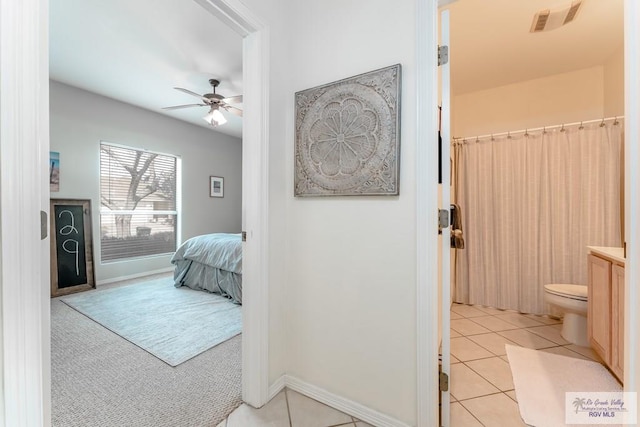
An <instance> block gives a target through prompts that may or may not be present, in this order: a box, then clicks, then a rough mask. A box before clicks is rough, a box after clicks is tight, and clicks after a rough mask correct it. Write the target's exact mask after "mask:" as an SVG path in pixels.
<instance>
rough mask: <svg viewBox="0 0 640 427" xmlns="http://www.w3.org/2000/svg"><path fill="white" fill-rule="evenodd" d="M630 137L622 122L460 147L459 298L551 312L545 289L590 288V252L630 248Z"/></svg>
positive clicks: (457, 180)
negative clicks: (625, 232)
mask: <svg viewBox="0 0 640 427" xmlns="http://www.w3.org/2000/svg"><path fill="white" fill-rule="evenodd" d="M622 132H623V125H622V122H621V121H620V120H616V121H615V122H614V121H607V122H604V121H603V122H602V123H592V124H585V125H576V126H571V127H566V128H565V127H562V128H554V129H545V130H540V131H536V132H525V133H518V134H514V135H505V136H500V137H488V138H480V139H477V140H476V139H475V138H473V139H469V140H466V141H464V142H456V143H454V150H453V151H454V162H455V170H456V175H455V181H454V185H455V191H454V192H455V194H456V201H457V203H458V204H459V205H460V207H461V211H462V215H463V217H462V219H463V224H464V230H465V231H464V232H465V236H464V238H465V244H466V248H465V249H464V250H459V251H456V252H457V260H456V268H455V271H456V283H455V293H454V295H455V296H456V298H455V301H456V302H461V303H467V304H481V305H485V306H489V307H495V308H500V309H511V310H517V311H519V312H522V313H536V314H542V313H546V312H548V306H547V305H546V304H545V303H544V299H543V297H544V285H545V284H549V283H574V284H586V283H587V248H586V246H616V247H620V246H621V218H620V216H621V215H620V209H621V203H620V201H621V194H620V193H621V160H622V157H621V156H622Z"/></svg>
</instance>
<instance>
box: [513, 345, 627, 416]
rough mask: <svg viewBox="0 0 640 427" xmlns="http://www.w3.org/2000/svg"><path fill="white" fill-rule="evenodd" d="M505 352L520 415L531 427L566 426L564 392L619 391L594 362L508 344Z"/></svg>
mask: <svg viewBox="0 0 640 427" xmlns="http://www.w3.org/2000/svg"><path fill="white" fill-rule="evenodd" d="M506 349H507V357H508V359H509V366H510V367H511V374H512V375H513V383H514V385H515V389H516V399H517V400H518V406H519V407H520V415H521V417H522V420H523V421H524V422H525V423H527V424H528V425H530V426H535V427H555V426H562V427H564V426H566V425H567V424H565V410H566V402H565V393H566V392H596V391H601V392H610V391H621V390H622V387H621V386H620V384H619V383H618V382H617V381H616V379H615V378H614V377H613V375H612V374H611V373H610V372H609V371H607V369H606V368H605V367H604V366H602V365H601V364H599V363H597V362H592V361H588V360H582V359H576V358H573V357H568V356H560V355H557V354H551V353H546V352H544V351H538V350H531V349H528V348H522V347H515V346H511V345H506Z"/></svg>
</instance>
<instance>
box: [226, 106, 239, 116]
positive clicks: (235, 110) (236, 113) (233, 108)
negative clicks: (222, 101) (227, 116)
mask: <svg viewBox="0 0 640 427" xmlns="http://www.w3.org/2000/svg"><path fill="white" fill-rule="evenodd" d="M222 108H224V109H225V110H227V111H228V112H230V113H232V114H235V115H236V116H240V117H242V110H241V109H239V108H236V107H232V106H231V105H223V106H222Z"/></svg>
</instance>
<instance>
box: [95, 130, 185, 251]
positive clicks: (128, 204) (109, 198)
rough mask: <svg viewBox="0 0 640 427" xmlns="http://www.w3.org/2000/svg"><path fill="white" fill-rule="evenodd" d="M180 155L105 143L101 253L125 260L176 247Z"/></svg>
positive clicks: (101, 151)
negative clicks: (178, 158) (177, 180)
mask: <svg viewBox="0 0 640 427" xmlns="http://www.w3.org/2000/svg"><path fill="white" fill-rule="evenodd" d="M176 174H177V158H176V157H175V156H171V155H167V154H159V153H153V152H150V151H146V150H139V149H134V148H128V147H123V146H119V145H113V144H108V143H104V142H103V143H101V144H100V243H101V250H100V257H101V261H114V260H123V259H129V258H136V257H145V256H152V255H159V254H165V253H171V252H174V251H175V249H176V224H177V220H178V212H177V208H176V205H177V203H176V178H177V177H176Z"/></svg>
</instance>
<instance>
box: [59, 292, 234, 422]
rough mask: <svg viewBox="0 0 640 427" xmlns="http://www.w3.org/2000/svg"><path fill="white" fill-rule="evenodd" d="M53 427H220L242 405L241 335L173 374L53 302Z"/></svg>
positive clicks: (175, 368)
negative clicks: (218, 426)
mask: <svg viewBox="0 0 640 427" xmlns="http://www.w3.org/2000/svg"><path fill="white" fill-rule="evenodd" d="M51 373H52V381H51V382H52V390H51V395H52V396H51V399H52V419H53V426H54V427H116V426H117V427H125V426H126V427H176V426H180V427H189V426H193V427H196V426H197V427H207V426H211V427H215V426H217V425H218V423H219V422H220V421H222V420H223V419H224V418H225V416H227V415H228V414H229V413H231V412H232V411H233V410H234V409H235V408H236V407H237V406H239V405H240V403H241V335H239V336H236V337H234V338H232V339H230V340H228V341H226V342H223V343H222V344H220V345H218V346H216V347H214V348H212V349H210V350H207V351H205V352H204V353H201V354H200V355H198V356H196V357H194V358H193V359H191V360H188V361H186V362H185V363H182V364H181V365H179V366H177V367H171V366H169V365H167V364H166V363H164V362H162V361H161V360H159V359H157V358H156V357H154V356H152V355H151V354H149V353H147V352H146V351H144V350H142V349H141V348H139V347H137V346H135V345H133V344H131V343H130V342H128V341H127V340H125V339H123V338H122V337H120V336H118V335H116V334H114V333H113V332H110V331H109V330H107V329H105V328H104V327H102V326H100V325H99V324H97V323H95V322H93V321H92V320H90V319H88V318H87V317H86V316H84V315H82V314H80V313H78V312H77V311H75V310H73V309H72V308H70V307H68V306H67V305H65V304H64V303H62V302H61V301H59V300H58V299H53V300H52V301H51Z"/></svg>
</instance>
